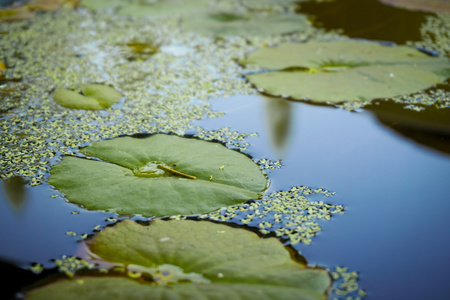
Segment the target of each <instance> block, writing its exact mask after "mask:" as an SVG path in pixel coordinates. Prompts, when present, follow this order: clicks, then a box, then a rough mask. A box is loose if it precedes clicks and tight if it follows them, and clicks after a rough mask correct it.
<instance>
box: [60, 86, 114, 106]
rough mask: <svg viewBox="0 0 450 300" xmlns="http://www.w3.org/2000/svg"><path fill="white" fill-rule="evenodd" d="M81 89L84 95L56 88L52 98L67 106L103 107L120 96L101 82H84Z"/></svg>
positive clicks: (112, 102) (109, 104)
mask: <svg viewBox="0 0 450 300" xmlns="http://www.w3.org/2000/svg"><path fill="white" fill-rule="evenodd" d="M81 91H82V92H83V94H84V95H81V94H79V93H77V92H74V91H70V90H66V89H57V90H55V92H54V93H53V100H54V101H55V102H56V103H58V104H59V105H61V106H64V107H67V108H76V109H103V108H107V107H110V106H111V105H113V104H115V103H117V102H118V101H119V100H120V99H121V98H122V94H121V93H120V92H118V91H117V90H115V89H113V88H112V87H109V86H106V85H101V84H84V85H82V86H81Z"/></svg>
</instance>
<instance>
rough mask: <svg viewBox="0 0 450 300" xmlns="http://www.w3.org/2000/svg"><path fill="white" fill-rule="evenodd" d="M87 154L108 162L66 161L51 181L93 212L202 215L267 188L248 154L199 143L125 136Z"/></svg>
mask: <svg viewBox="0 0 450 300" xmlns="http://www.w3.org/2000/svg"><path fill="white" fill-rule="evenodd" d="M82 152H83V153H85V154H87V155H90V156H94V157H97V158H99V159H101V160H102V161H93V160H87V159H82V158H76V157H69V156H68V157H65V158H64V159H63V160H62V162H61V163H60V164H58V165H56V166H54V167H53V169H52V171H51V177H50V179H49V183H50V184H52V185H54V186H55V187H56V188H58V189H59V190H61V191H62V192H63V193H65V194H66V196H67V198H68V199H69V201H71V202H74V203H78V204H82V205H84V206H85V207H86V208H88V209H99V210H111V211H116V212H117V213H121V214H142V215H146V216H168V215H178V214H184V215H188V214H198V213H205V212H209V211H212V210H214V209H217V208H220V207H223V206H228V205H231V204H236V203H241V202H244V201H246V200H248V199H251V198H259V197H260V193H261V192H262V191H263V190H264V189H265V188H266V185H267V179H266V177H265V176H264V174H263V173H262V172H261V170H260V169H259V168H258V166H257V164H256V163H254V162H253V161H252V160H251V159H249V158H248V157H247V156H245V155H243V154H241V153H239V152H237V151H234V150H230V149H227V148H226V147H225V146H223V145H221V144H218V143H212V142H206V141H201V140H197V139H190V138H182V137H178V136H173V135H164V134H157V135H153V136H151V137H148V138H133V137H121V138H116V139H113V140H106V141H101V142H96V143H93V144H92V145H91V146H89V147H87V148H84V149H83V150H82ZM221 166H225V167H224V168H223V169H220V167H221ZM210 176H213V178H214V180H212V181H210V178H211V177H210Z"/></svg>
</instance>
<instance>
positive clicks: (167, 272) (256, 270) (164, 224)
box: [27, 219, 331, 300]
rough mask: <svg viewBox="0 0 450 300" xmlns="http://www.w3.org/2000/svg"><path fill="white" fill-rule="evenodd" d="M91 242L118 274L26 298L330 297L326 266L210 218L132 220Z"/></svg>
mask: <svg viewBox="0 0 450 300" xmlns="http://www.w3.org/2000/svg"><path fill="white" fill-rule="evenodd" d="M86 248H87V250H85V253H86V254H85V255H83V254H81V256H85V257H88V258H87V259H88V260H89V259H92V258H93V259H94V261H93V262H100V263H101V262H102V261H105V262H106V263H107V264H109V265H110V266H111V264H113V265H115V268H114V269H115V270H116V272H115V273H114V274H115V276H111V275H112V274H111V273H109V274H106V275H103V276H97V277H94V276H80V275H78V276H76V277H75V278H74V279H73V280H59V281H55V282H53V283H51V284H49V285H46V286H43V287H39V288H36V289H34V290H31V291H29V292H28V293H27V299H29V300H36V299H68V300H71V299H80V298H82V299H111V298H114V299H305V300H306V299H311V300H313V299H326V296H327V295H326V294H327V291H328V289H329V288H330V285H331V280H330V277H329V275H328V274H327V272H326V271H325V270H322V269H318V268H309V267H307V266H306V265H304V264H302V263H299V262H297V261H294V260H293V259H292V257H291V255H290V252H289V251H287V249H286V248H285V247H284V246H283V245H282V243H280V242H279V241H278V240H277V239H275V238H268V239H262V238H260V237H258V236H257V235H256V234H255V233H252V232H250V231H247V230H244V229H237V228H231V227H229V226H226V225H222V224H214V223H210V222H202V221H201V222H196V221H187V220H185V221H174V220H172V221H161V220H158V219H156V220H154V221H153V222H152V224H151V225H150V226H145V225H140V224H138V223H136V222H134V221H131V220H125V221H123V222H121V223H119V224H117V225H116V226H114V227H113V228H106V229H105V230H104V231H102V232H100V233H99V234H97V236H95V237H94V238H93V239H92V240H90V241H88V242H87V247H86ZM117 270H122V271H121V272H120V273H119V274H118V272H117ZM110 274H111V275H110Z"/></svg>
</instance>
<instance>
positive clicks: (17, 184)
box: [2, 176, 28, 211]
mask: <svg viewBox="0 0 450 300" xmlns="http://www.w3.org/2000/svg"><path fill="white" fill-rule="evenodd" d="M27 183H28V182H27V181H26V180H25V179H23V178H22V177H19V176H14V177H11V178H9V179H7V180H3V181H2V185H3V191H4V193H5V198H6V200H8V203H9V204H10V205H11V208H13V209H14V210H15V211H20V210H21V209H22V208H23V206H24V205H25V201H26V200H27V191H26V188H25V185H26V184H27Z"/></svg>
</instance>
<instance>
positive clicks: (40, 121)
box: [0, 9, 450, 299]
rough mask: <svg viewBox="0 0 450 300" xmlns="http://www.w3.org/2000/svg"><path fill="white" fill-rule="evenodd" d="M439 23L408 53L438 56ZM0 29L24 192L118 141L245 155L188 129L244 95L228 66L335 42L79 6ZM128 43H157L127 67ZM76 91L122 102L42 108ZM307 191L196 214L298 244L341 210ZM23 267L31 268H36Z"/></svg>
mask: <svg viewBox="0 0 450 300" xmlns="http://www.w3.org/2000/svg"><path fill="white" fill-rule="evenodd" d="M449 24H450V17H449V15H443V14H440V15H438V16H437V17H429V19H428V22H427V23H426V24H425V25H424V26H423V28H422V35H423V41H420V42H411V43H410V44H411V45H415V46H420V47H424V48H427V49H430V50H437V51H440V52H441V53H442V54H445V55H448V54H449V53H450V46H449V44H448V41H449V38H448V32H449V31H448V30H445V29H444V28H447V29H448V28H450V25H449ZM0 32H1V35H2V39H1V41H0V49H1V56H0V66H1V69H2V70H1V73H2V75H1V76H2V77H0V82H2V83H1V85H0V95H1V98H2V101H1V103H0V128H1V132H2V139H1V146H0V165H1V167H0V178H1V179H2V180H5V179H9V178H12V177H15V176H21V177H24V178H26V179H27V180H28V181H29V184H30V185H31V186H36V185H40V184H42V183H44V182H46V180H47V179H48V175H49V170H50V167H51V165H53V164H55V163H57V162H59V161H60V159H61V157H62V156H63V155H78V154H79V153H78V149H79V148H80V147H83V146H87V145H89V144H90V143H92V142H94V141H98V140H103V139H107V138H113V137H117V136H119V135H129V134H136V133H156V132H160V133H161V132H162V133H169V132H170V133H175V134H179V135H183V134H184V133H185V132H186V131H187V130H192V129H194V130H195V131H196V132H197V136H198V137H200V138H202V139H205V140H219V141H222V142H224V143H226V144H227V145H228V146H229V147H232V148H236V149H239V150H241V151H245V150H246V149H247V147H248V146H249V144H248V143H247V142H245V138H246V137H248V136H249V135H257V134H256V133H241V132H237V131H234V130H231V129H230V128H227V127H226V128H222V129H219V130H216V131H206V130H203V129H202V128H200V127H195V128H192V125H191V122H192V121H194V120H199V119H202V118H205V117H218V116H221V115H222V113H220V112H213V111H211V109H210V108H209V103H208V102H207V100H208V99H210V98H218V97H228V96H232V95H251V94H256V90H255V89H253V88H252V87H251V86H250V85H249V84H248V83H247V82H245V81H244V80H243V79H242V77H241V76H242V74H243V72H244V69H243V68H242V67H240V66H239V65H238V64H236V63H235V62H234V60H235V59H240V58H243V57H244V55H245V53H248V52H249V51H252V50H254V49H256V48H257V47H261V46H263V45H266V46H270V45H274V44H277V43H280V42H290V41H294V42H298V41H306V40H309V39H319V40H324V39H329V38H333V37H336V36H337V34H336V33H334V32H324V31H322V30H319V29H315V28H313V27H306V28H304V30H303V31H300V32H297V33H295V34H289V35H283V36H272V37H266V38H260V37H250V38H249V37H247V38H243V37H227V38H210V37H202V36H199V35H196V34H192V33H186V32H182V31H181V30H180V29H179V28H178V27H177V19H176V18H170V17H157V18H134V17H118V16H116V15H113V14H110V13H107V12H103V13H95V12H89V11H87V10H83V9H80V10H77V11H71V10H60V11H56V12H52V13H44V14H38V15H37V16H36V17H35V18H33V19H32V20H30V21H23V22H17V23H11V24H0ZM133 43H143V44H149V45H157V49H158V50H157V51H155V53H154V54H153V55H152V57H151V59H149V60H136V59H134V60H129V59H128V58H129V57H130V55H131V54H130V53H131V52H132V51H133V50H132V49H131V48H130V47H127V44H133ZM247 70H249V69H247ZM82 83H102V84H106V85H110V86H112V87H114V88H116V89H118V90H119V91H120V92H121V93H122V94H123V95H124V97H123V99H122V100H121V101H120V102H119V103H118V104H116V105H114V106H112V107H110V108H107V109H105V110H100V111H82V110H70V109H66V108H63V107H61V106H59V105H57V104H56V103H54V102H53V101H52V98H51V94H52V92H53V91H54V89H56V88H67V89H74V90H76V89H78V88H79V86H80V85H81V84H82ZM449 98H450V95H449V93H448V92H445V91H443V90H438V91H436V92H434V93H432V94H430V93H428V94H427V93H417V94H415V95H414V96H413V97H412V98H411V97H398V98H397V101H399V102H402V103H409V104H411V107H409V108H412V109H417V106H416V104H425V105H431V104H435V105H438V106H439V107H441V108H443V107H449V106H450V105H449V104H450V99H449ZM342 107H343V108H346V109H354V108H357V107H354V106H351V107H350V106H346V105H345V104H344V105H343V106H342ZM255 159H256V160H259V164H260V166H261V168H263V169H265V170H268V171H270V170H273V169H275V168H279V167H281V164H280V162H279V161H273V160H270V159H268V158H255ZM317 194H320V195H323V196H326V197H328V196H331V195H332V194H333V193H331V192H329V191H327V190H324V189H310V188H308V187H293V188H292V189H290V190H289V191H279V192H275V193H273V194H271V195H268V196H265V197H264V198H263V199H262V200H258V201H254V202H251V203H245V204H241V205H236V206H232V207H226V208H223V209H221V210H219V211H217V212H213V213H210V214H205V215H202V216H200V217H201V218H204V219H211V220H215V221H229V222H235V223H237V224H247V225H248V226H253V227H256V228H258V229H259V231H260V232H261V233H262V234H275V235H276V236H278V237H280V238H281V239H284V240H285V241H287V242H288V243H291V244H296V243H300V242H302V243H305V244H309V243H311V238H312V237H313V236H314V235H315V234H316V233H317V232H318V231H320V230H321V227H320V226H319V224H318V223H317V220H320V219H323V220H329V219H330V218H331V217H332V215H333V214H336V213H343V211H344V208H343V207H342V206H341V205H330V204H327V203H325V202H323V201H309V199H308V197H310V196H311V195H317ZM73 233H74V232H73ZM74 234H75V235H76V233H74ZM74 234H72V235H74ZM84 237H85V235H84ZM56 264H57V266H58V267H59V268H60V270H61V271H62V272H65V273H67V274H71V273H73V272H74V271H76V270H78V269H79V268H85V267H87V266H89V264H88V263H85V262H79V261H78V260H77V259H76V258H67V257H64V258H63V259H62V260H58V261H57V262H56ZM32 268H33V270H35V271H36V272H38V271H39V270H41V268H40V267H39V265H34V266H33V267H32ZM331 275H332V277H333V279H334V280H335V285H334V293H333V294H332V297H336V299H344V298H345V299H358V298H360V297H364V296H365V292H364V291H363V290H361V289H359V287H358V284H357V278H358V275H357V273H356V272H348V270H347V269H345V268H336V269H334V270H331ZM343 297H344V298H343Z"/></svg>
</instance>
